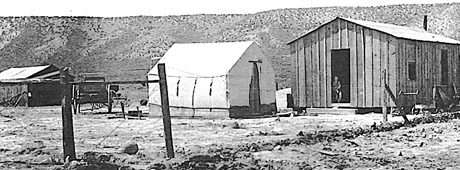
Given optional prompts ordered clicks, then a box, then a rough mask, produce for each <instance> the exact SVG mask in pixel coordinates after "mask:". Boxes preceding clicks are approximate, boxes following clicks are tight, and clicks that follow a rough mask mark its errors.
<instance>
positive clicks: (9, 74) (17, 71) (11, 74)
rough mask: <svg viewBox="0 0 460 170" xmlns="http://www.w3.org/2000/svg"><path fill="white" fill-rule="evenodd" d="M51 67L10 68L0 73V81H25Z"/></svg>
mask: <svg viewBox="0 0 460 170" xmlns="http://www.w3.org/2000/svg"><path fill="white" fill-rule="evenodd" d="M50 66H51V65H44V66H34V67H16V68H10V69H7V70H5V71H3V72H1V73H0V80H13V79H27V78H31V77H30V76H32V75H34V74H35V73H38V72H40V71H42V70H45V69H47V68H48V67H50Z"/></svg>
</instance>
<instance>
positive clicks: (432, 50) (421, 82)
mask: <svg viewBox="0 0 460 170" xmlns="http://www.w3.org/2000/svg"><path fill="white" fill-rule="evenodd" d="M398 42H399V45H398V54H399V55H398V57H397V60H398V61H399V62H398V68H397V74H398V76H399V78H398V79H397V92H396V93H398V92H399V91H403V92H415V91H417V90H418V91H419V95H417V98H416V100H417V101H416V102H417V103H424V104H429V103H431V99H432V97H433V96H432V95H433V94H432V89H433V87H434V86H435V85H440V84H441V50H443V49H445V50H447V54H448V68H449V69H448V77H449V85H450V84H451V83H457V82H458V78H460V77H458V75H459V74H460V73H459V70H458V67H459V66H460V65H459V62H460V61H459V51H458V48H459V45H448V44H442V43H434V42H422V41H414V40H405V39H399V40H398ZM410 61H413V62H415V63H416V80H409V78H408V74H409V73H408V67H407V63H408V62H410ZM457 86H458V85H457Z"/></svg>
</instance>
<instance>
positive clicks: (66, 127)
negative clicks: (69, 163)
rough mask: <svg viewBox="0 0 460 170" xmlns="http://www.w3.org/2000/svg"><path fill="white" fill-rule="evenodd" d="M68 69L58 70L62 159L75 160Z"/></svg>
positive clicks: (70, 85)
mask: <svg viewBox="0 0 460 170" xmlns="http://www.w3.org/2000/svg"><path fill="white" fill-rule="evenodd" d="M69 81H70V76H69V69H68V68H63V69H61V71H60V83H61V93H62V101H61V106H62V139H63V149H64V160H66V159H67V157H69V160H75V159H76V156H75V142H74V135H73V121H72V106H71V102H72V99H71V98H72V84H70V83H69Z"/></svg>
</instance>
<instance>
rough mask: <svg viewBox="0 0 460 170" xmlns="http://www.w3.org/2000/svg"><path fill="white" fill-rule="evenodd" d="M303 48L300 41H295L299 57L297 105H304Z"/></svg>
mask: <svg viewBox="0 0 460 170" xmlns="http://www.w3.org/2000/svg"><path fill="white" fill-rule="evenodd" d="M304 50H305V48H304V45H303V43H302V41H298V43H297V56H298V57H299V92H298V93H299V107H306V103H307V101H306V98H305V97H303V96H305V87H306V85H305V51H304Z"/></svg>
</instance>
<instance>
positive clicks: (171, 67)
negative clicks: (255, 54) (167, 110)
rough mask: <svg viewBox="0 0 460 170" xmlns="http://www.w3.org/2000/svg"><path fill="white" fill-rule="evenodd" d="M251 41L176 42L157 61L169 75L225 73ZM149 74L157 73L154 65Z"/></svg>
mask: <svg viewBox="0 0 460 170" xmlns="http://www.w3.org/2000/svg"><path fill="white" fill-rule="evenodd" d="M252 43H254V42H253V41H240V42H219V43H176V44H174V45H173V46H172V47H171V48H170V49H169V50H168V52H166V54H165V55H164V56H163V57H162V58H161V59H160V61H158V63H165V64H166V74H168V75H170V76H191V77H215V76H222V75H226V74H227V73H228V71H229V70H230V69H231V68H232V66H233V65H234V64H235V63H236V62H237V61H238V59H239V58H240V57H241V56H242V55H243V53H244V52H245V51H246V50H247V49H248V48H249V46H251V44H252ZM149 74H157V69H156V66H155V67H154V68H153V69H152V70H150V72H149Z"/></svg>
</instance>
